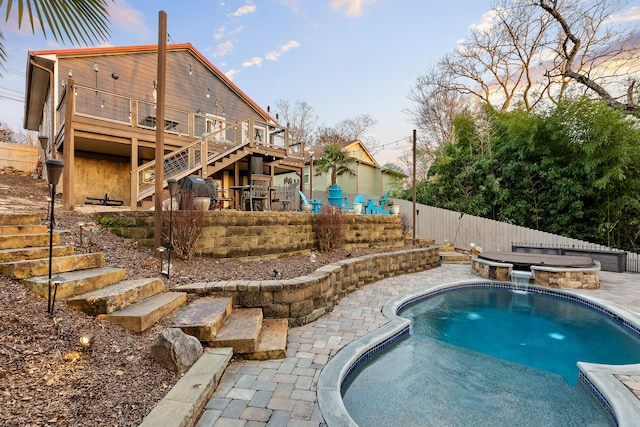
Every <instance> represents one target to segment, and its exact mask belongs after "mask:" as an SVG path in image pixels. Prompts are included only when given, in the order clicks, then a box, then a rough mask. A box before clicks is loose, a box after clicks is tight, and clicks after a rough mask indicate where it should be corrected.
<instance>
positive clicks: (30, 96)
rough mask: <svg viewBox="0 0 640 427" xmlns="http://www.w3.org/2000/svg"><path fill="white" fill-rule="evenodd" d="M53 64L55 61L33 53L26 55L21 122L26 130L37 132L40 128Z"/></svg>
mask: <svg viewBox="0 0 640 427" xmlns="http://www.w3.org/2000/svg"><path fill="white" fill-rule="evenodd" d="M54 64H55V61H53V60H50V59H47V58H43V57H40V56H36V55H35V54H34V52H29V53H28V54H27V75H26V79H25V80H26V82H25V91H24V96H25V103H24V122H23V126H24V128H25V129H27V130H33V131H37V130H38V129H39V128H40V123H41V122H42V114H43V112H44V106H45V104H46V102H47V96H48V92H49V91H50V89H51V87H50V83H51V80H50V73H53V69H54ZM47 70H48V71H47Z"/></svg>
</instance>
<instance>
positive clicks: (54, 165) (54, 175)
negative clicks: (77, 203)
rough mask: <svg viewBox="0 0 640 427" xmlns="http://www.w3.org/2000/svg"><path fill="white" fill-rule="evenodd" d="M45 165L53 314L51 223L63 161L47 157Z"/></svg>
mask: <svg viewBox="0 0 640 427" xmlns="http://www.w3.org/2000/svg"><path fill="white" fill-rule="evenodd" d="M44 163H45V165H47V182H48V183H49V186H50V187H51V209H50V213H51V217H50V218H49V294H48V298H47V312H48V313H49V314H50V315H53V305H52V304H51V273H52V268H53V223H54V221H55V220H54V215H53V208H54V205H55V202H56V185H58V181H59V180H60V175H61V174H62V168H64V162H63V161H62V160H57V159H49V160H47V161H45V162H44Z"/></svg>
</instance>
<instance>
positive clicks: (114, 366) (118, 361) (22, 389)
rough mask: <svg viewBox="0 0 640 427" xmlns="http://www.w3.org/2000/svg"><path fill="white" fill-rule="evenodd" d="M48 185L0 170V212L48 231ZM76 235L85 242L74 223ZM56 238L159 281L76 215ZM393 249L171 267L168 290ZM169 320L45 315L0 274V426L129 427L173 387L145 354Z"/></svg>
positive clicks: (58, 310)
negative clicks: (86, 342) (129, 323)
mask: <svg viewBox="0 0 640 427" xmlns="http://www.w3.org/2000/svg"><path fill="white" fill-rule="evenodd" d="M47 195H48V189H47V184H46V182H45V181H43V180H35V179H33V178H32V177H31V176H15V175H10V174H6V173H4V171H2V170H0V212H2V211H3V207H4V208H5V211H6V210H7V209H12V208H11V207H12V206H14V205H20V206H25V209H27V210H29V211H33V212H38V213H40V215H41V218H42V223H47V221H46V218H47V205H48V203H47V201H46V198H47ZM80 221H82V222H85V223H86V224H87V225H85V227H83V231H82V241H81V233H80V229H79V227H78V223H79V222H80ZM55 230H57V231H60V232H61V241H62V243H65V244H73V245H74V246H75V249H76V253H83V252H104V254H105V261H106V265H109V266H113V267H121V268H125V269H126V270H127V278H128V279H130V278H141V277H158V276H159V260H158V259H157V258H154V257H153V254H152V251H151V250H150V249H148V248H144V247H139V246H138V245H137V244H136V243H135V242H131V241H128V240H125V239H123V238H120V237H118V236H115V235H113V234H111V233H110V232H108V231H106V230H104V229H101V228H100V227H99V226H97V225H95V224H94V223H91V218H90V217H88V216H87V215H84V214H82V213H79V212H77V211H74V212H71V211H64V210H62V209H59V208H56V210H55ZM391 250H398V248H393V249H391V248H371V249H354V250H344V249H340V250H335V251H332V252H320V253H317V254H316V257H315V262H311V257H309V256H305V257H292V258H281V259H277V260H268V261H267V260H265V261H251V262H240V261H237V260H231V259H224V260H214V259H209V258H204V259H201V258H198V259H195V260H192V261H189V262H187V261H182V260H177V259H174V260H172V266H171V278H170V279H167V278H166V277H164V276H162V278H163V280H164V281H165V284H166V285H167V287H168V288H173V287H175V286H178V285H181V284H185V283H192V282H196V281H198V282H199V281H214V280H227V279H230V278H233V279H250V280H265V279H269V278H273V275H274V270H278V271H279V272H280V273H281V276H280V277H281V278H283V279H286V278H291V277H297V276H301V275H305V274H308V273H310V272H312V271H314V270H315V269H317V268H319V267H321V266H323V265H325V264H328V263H331V262H335V261H338V260H340V259H344V258H345V257H351V256H353V257H357V256H361V255H365V254H369V253H374V252H382V251H391ZM170 322H171V317H170V316H169V317H167V318H165V319H163V320H162V321H161V322H160V323H158V324H156V325H154V326H153V327H152V328H150V329H149V330H147V331H145V332H143V333H134V332H130V331H128V330H126V329H124V328H122V327H120V326H117V325H113V324H111V323H109V322H106V321H100V320H97V319H95V318H93V317H90V316H87V315H85V314H82V313H78V312H76V311H74V310H70V309H68V308H67V307H66V305H65V303H64V302H57V303H56V305H55V312H54V315H53V316H52V317H50V316H49V315H48V313H47V301H46V300H45V299H42V298H40V297H37V296H35V295H34V294H32V293H31V292H30V291H29V290H27V289H26V288H25V287H24V286H22V285H20V284H19V283H18V282H17V281H13V280H10V279H8V278H6V277H4V276H2V275H0V408H1V409H0V425H2V426H42V425H56V426H58V425H59V426H133V425H138V424H139V423H140V422H141V421H142V419H143V418H144V417H145V415H146V414H148V413H149V412H150V411H151V409H152V408H153V407H154V406H155V404H156V403H157V402H158V401H159V400H160V399H162V397H164V395H165V394H166V393H167V392H168V391H169V390H170V389H171V387H172V386H173V385H174V384H175V383H176V382H177V380H178V377H177V376H176V375H175V374H173V373H172V372H170V371H168V370H167V369H165V368H164V367H162V366H160V365H159V364H157V363H156V362H155V361H154V360H153V359H151V357H150V356H149V346H150V345H151V344H152V342H153V340H154V339H155V337H156V336H157V334H158V333H159V332H160V331H161V330H162V329H163V328H165V327H167V325H169V324H170ZM88 332H91V333H93V334H94V335H95V342H94V345H93V347H92V349H91V351H83V349H82V347H81V345H80V344H79V337H80V336H81V335H83V334H85V333H88Z"/></svg>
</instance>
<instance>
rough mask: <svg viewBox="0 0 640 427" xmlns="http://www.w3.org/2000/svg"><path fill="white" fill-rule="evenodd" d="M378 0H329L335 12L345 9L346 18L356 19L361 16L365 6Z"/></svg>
mask: <svg viewBox="0 0 640 427" xmlns="http://www.w3.org/2000/svg"><path fill="white" fill-rule="evenodd" d="M376 1H378V0H331V8H332V9H335V10H339V9H342V8H344V9H346V13H347V16H349V17H352V18H356V17H358V16H360V15H362V12H363V9H364V6H365V5H366V4H371V3H375V2H376Z"/></svg>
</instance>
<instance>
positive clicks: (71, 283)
mask: <svg viewBox="0 0 640 427" xmlns="http://www.w3.org/2000/svg"><path fill="white" fill-rule="evenodd" d="M125 275H126V271H125V270H124V269H122V268H114V267H100V268H92V269H89V270H79V271H69V272H65V273H64V274H56V275H55V276H54V277H52V279H58V280H59V282H60V284H59V285H58V291H57V293H56V299H65V298H69V297H73V296H76V295H81V294H84V293H87V292H91V291H95V290H96V289H100V288H104V287H105V286H109V285H112V284H114V283H117V282H119V281H120V280H122V279H124V276H125ZM20 283H22V284H24V285H25V286H26V287H27V288H29V290H31V292H33V293H34V294H36V295H38V296H41V297H43V298H47V297H48V292H49V276H48V274H47V275H46V276H39V277H30V278H28V279H22V280H21V281H20Z"/></svg>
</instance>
